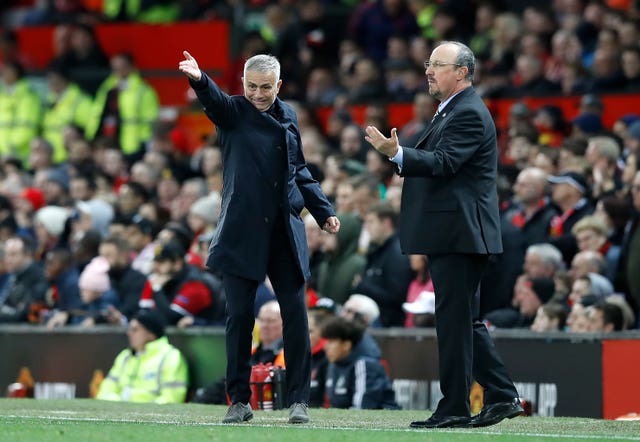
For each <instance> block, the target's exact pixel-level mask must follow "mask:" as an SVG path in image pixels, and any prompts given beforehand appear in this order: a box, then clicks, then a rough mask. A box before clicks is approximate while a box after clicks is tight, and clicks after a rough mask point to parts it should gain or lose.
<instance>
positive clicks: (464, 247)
mask: <svg viewBox="0 0 640 442" xmlns="http://www.w3.org/2000/svg"><path fill="white" fill-rule="evenodd" d="M403 156H404V159H403V166H402V171H401V175H402V176H404V177H405V180H404V187H403V191H402V209H401V215H400V229H399V233H400V243H401V246H402V250H403V252H404V253H412V254H413V253H415V254H429V253H478V254H497V253H502V240H501V236H500V221H499V215H498V195H497V190H496V177H497V166H498V150H497V144H496V129H495V125H494V123H493V119H492V117H491V114H490V113H489V110H488V109H487V107H486V106H485V105H484V103H483V102H482V99H481V98H480V96H478V94H476V92H475V90H474V89H473V88H472V87H469V88H467V89H465V90H464V91H462V92H460V93H459V94H458V95H457V96H455V97H454V98H453V99H452V100H451V101H450V102H449V103H448V104H447V106H446V107H445V108H444V109H443V110H442V112H440V114H439V115H438V116H436V117H435V119H434V121H432V122H431V124H430V125H429V127H428V128H427V130H426V131H425V133H424V135H423V136H422V137H421V138H420V140H419V141H418V144H417V145H416V147H415V148H406V147H404V148H403Z"/></svg>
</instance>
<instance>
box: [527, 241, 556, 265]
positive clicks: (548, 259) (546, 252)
mask: <svg viewBox="0 0 640 442" xmlns="http://www.w3.org/2000/svg"><path fill="white" fill-rule="evenodd" d="M526 254H527V255H529V254H533V255H538V256H539V257H540V260H541V261H542V262H543V263H544V264H545V265H548V266H551V267H553V269H554V270H564V261H563V260H562V253H561V252H560V250H558V248H557V247H556V246H554V245H552V244H549V243H541V244H533V245H531V246H529V247H527V252H526Z"/></svg>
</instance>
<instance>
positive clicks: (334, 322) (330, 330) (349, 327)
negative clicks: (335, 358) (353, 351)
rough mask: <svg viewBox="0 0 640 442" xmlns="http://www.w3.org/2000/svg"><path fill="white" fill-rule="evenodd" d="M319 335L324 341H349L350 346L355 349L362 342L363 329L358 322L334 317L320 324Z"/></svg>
mask: <svg viewBox="0 0 640 442" xmlns="http://www.w3.org/2000/svg"><path fill="white" fill-rule="evenodd" d="M321 334H322V337H323V338H325V339H338V340H340V341H349V342H351V346H352V347H355V346H356V345H357V344H358V343H359V342H360V341H361V340H362V335H363V334H364V327H363V326H362V325H361V324H360V323H359V322H354V321H349V320H348V319H345V318H342V317H340V316H336V317H334V318H331V319H327V321H326V322H324V323H323V324H322V331H321Z"/></svg>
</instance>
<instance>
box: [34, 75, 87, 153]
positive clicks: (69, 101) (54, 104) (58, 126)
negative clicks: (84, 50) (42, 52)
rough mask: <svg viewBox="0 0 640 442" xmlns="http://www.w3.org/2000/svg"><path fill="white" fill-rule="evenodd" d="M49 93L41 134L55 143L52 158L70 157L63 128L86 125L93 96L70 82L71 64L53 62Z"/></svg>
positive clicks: (48, 77)
mask: <svg viewBox="0 0 640 442" xmlns="http://www.w3.org/2000/svg"><path fill="white" fill-rule="evenodd" d="M47 84H48V94H47V97H46V101H45V111H44V116H43V119H42V136H43V138H44V139H46V140H47V141H48V142H49V143H51V145H52V146H53V161H54V162H55V163H61V162H63V161H65V160H66V159H67V150H66V149H65V145H64V136H63V129H64V127H65V126H67V125H69V124H75V125H76V126H78V127H80V128H82V129H83V130H84V128H85V127H86V125H87V121H88V118H89V115H90V109H91V105H92V102H91V98H90V97H89V96H88V95H86V94H85V93H84V92H82V91H81V90H80V87H78V85H77V84H76V83H72V82H71V77H70V74H69V70H68V67H67V66H65V65H56V64H51V65H50V66H49V68H48V70H47Z"/></svg>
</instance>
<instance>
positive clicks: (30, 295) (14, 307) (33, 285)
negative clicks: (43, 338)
mask: <svg viewBox="0 0 640 442" xmlns="http://www.w3.org/2000/svg"><path fill="white" fill-rule="evenodd" d="M4 249H5V253H4V266H5V270H6V272H7V273H8V274H9V280H8V282H7V287H6V289H5V291H4V293H3V299H2V303H1V304H0V323H7V322H11V323H16V322H28V321H29V320H30V318H29V309H30V308H31V305H32V304H33V303H40V304H42V303H44V300H45V294H46V292H47V290H48V289H49V284H48V283H47V280H46V278H45V277H44V272H43V271H42V268H41V267H40V266H39V265H38V263H37V262H36V261H35V259H34V255H35V245H34V243H33V241H32V240H30V239H28V238H24V237H20V236H16V237H13V238H10V239H8V240H7V241H6V242H5V244H4ZM33 319H34V321H33V322H38V321H39V319H40V318H39V317H37V318H33Z"/></svg>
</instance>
